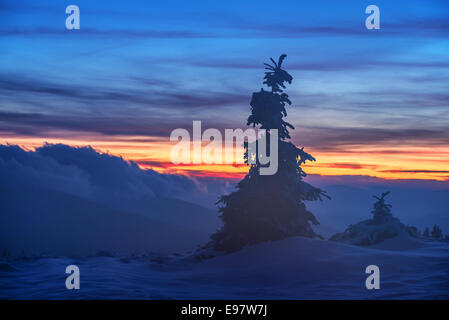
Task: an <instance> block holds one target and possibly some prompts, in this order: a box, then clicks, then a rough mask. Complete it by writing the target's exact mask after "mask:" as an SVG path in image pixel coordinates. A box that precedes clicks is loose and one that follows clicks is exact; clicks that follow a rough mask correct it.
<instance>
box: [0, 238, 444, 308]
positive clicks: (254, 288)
mask: <svg viewBox="0 0 449 320" xmlns="http://www.w3.org/2000/svg"><path fill="white" fill-rule="evenodd" d="M69 264H76V265H78V266H79V268H80V272H81V289H80V290H67V289H66V288H65V279H66V276H67V275H66V274H65V268H66V266H67V265H69ZM371 264H375V265H377V266H379V268H380V287H381V288H380V289H379V290H367V289H366V288H365V279H366V277H367V275H366V274H365V268H366V266H368V265H371ZM0 298H3V299H4V298H7V299H89V298H90V299H449V243H448V242H438V241H423V240H417V239H411V238H406V237H399V238H395V239H391V240H388V241H386V242H384V243H382V244H381V245H378V246H377V247H374V248H373V247H371V248H362V247H356V246H350V245H346V244H341V243H334V242H328V241H322V240H312V239H306V238H291V239H285V240H282V241H275V242H268V243H262V244H258V245H254V246H251V247H247V248H244V249H243V250H241V251H239V252H236V253H233V254H229V255H223V256H219V257H216V258H212V259H208V260H203V261H201V262H193V261H192V260H189V259H185V258H183V257H182V256H180V257H175V258H173V257H171V258H170V259H165V257H161V258H160V259H154V257H151V256H133V257H110V256H106V255H103V256H95V257H88V258H62V257H53V258H50V257H42V258H32V259H30V258H28V259H24V258H22V259H17V258H15V259H12V258H9V259H6V258H4V259H2V260H1V262H0Z"/></svg>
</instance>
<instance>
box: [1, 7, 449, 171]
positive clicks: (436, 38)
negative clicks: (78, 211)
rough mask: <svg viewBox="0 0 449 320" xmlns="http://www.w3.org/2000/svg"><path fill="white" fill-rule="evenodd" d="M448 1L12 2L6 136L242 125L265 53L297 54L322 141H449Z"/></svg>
mask: <svg viewBox="0 0 449 320" xmlns="http://www.w3.org/2000/svg"><path fill="white" fill-rule="evenodd" d="M69 4H76V5H78V6H79V8H80V11H81V29H80V30H76V31H73V30H72V31H69V30H65V19H66V16H67V15H66V14H65V7H66V6H67V5H69ZM370 4H376V5H377V6H378V7H379V8H380V13H381V19H380V24H381V29H380V30H367V29H366V28H365V19H366V17H367V14H365V8H366V6H368V5H370ZM448 9H449V3H448V2H447V1H375V2H371V1H370V2H368V1H315V2H311V1H298V0H295V1H283V2H281V3H273V2H271V1H162V2H159V1H126V2H125V1H70V2H69V1H38V2H36V1H21V2H20V3H18V2H16V1H2V4H1V5H0V12H1V16H0V21H1V22H0V35H1V40H0V67H1V72H0V82H1V86H0V99H1V100H0V138H2V139H1V142H7V141H9V140H11V139H12V138H14V137H19V136H20V137H25V138H26V137H42V138H49V137H51V138H55V139H57V138H62V137H64V136H66V135H68V134H70V135H72V136H73V135H75V136H76V135H80V136H81V135H82V136H86V135H87V136H89V134H92V135H102V136H103V137H109V138H110V139H111V140H113V139H114V137H116V136H130V137H131V136H144V137H148V138H160V139H165V140H167V139H168V136H169V133H170V132H171V130H173V129H174V128H177V127H184V128H190V127H191V124H192V120H202V121H203V123H204V124H205V126H207V127H218V128H223V127H229V128H235V127H244V126H245V124H246V117H247V115H248V113H249V106H248V103H249V100H250V97H251V93H252V92H253V91H257V90H259V89H260V88H261V87H262V77H263V66H262V65H263V62H266V61H267V60H268V58H269V57H275V58H276V57H278V56H279V55H280V54H282V53H286V54H287V55H288V57H287V59H286V61H285V64H284V65H285V68H286V69H287V70H288V71H289V72H290V73H291V74H292V75H293V77H294V82H293V84H292V85H291V86H290V87H289V88H288V90H287V92H288V93H289V94H290V96H291V98H292V100H293V106H292V107H291V108H290V109H288V112H289V116H288V121H289V122H291V123H292V124H294V125H295V127H296V128H297V130H296V131H295V133H294V134H293V139H294V142H295V143H297V144H300V145H305V146H307V147H309V148H312V149H313V150H316V151H318V152H323V153H324V152H326V151H329V150H334V151H340V152H347V151H354V152H355V151H357V150H359V149H360V148H359V149H357V148H356V149H357V150H355V149H354V148H353V147H354V146H359V147H360V146H361V145H362V146H363V145H365V146H367V145H370V146H373V148H374V149H378V148H377V147H376V146H382V145H384V146H386V148H388V149H392V148H393V149H394V148H396V147H397V146H410V150H417V148H421V147H423V146H426V147H428V146H435V148H436V149H438V150H442V151H441V152H443V153H444V152H445V150H446V151H448V152H449V150H447V149H444V148H445V146H447V145H448V144H449V94H448V92H449V90H448V89H449V59H448V53H449V10H448ZM65 131H66V132H70V133H66V134H65V133H64V132H65ZM87 140H88V138H87ZM87 142H88V141H87ZM420 150H421V149H420ZM421 151H422V150H421ZM421 151H420V152H421ZM422 152H424V151H422ZM437 157H439V159H441V156H437ZM446 159H447V158H446ZM437 160H438V159H437ZM416 161H417V162H419V161H420V159H418V158H417V159H416ZM406 169H407V170H414V169H416V168H412V167H410V168H406ZM398 170H401V168H398ZM439 170H440V169H439Z"/></svg>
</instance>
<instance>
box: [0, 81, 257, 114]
mask: <svg viewBox="0 0 449 320" xmlns="http://www.w3.org/2000/svg"><path fill="white" fill-rule="evenodd" d="M146 81H147V82H148V81H150V80H149V79H148V78H147V79H146ZM151 81H152V82H153V83H157V82H159V80H158V79H153V80H151ZM163 83H165V84H167V82H163ZM0 93H4V94H6V95H7V96H8V97H9V98H10V99H12V98H13V97H14V94H15V93H17V96H18V97H19V98H20V96H21V95H22V94H24V93H27V94H29V93H38V94H42V95H46V96H52V97H57V98H59V97H64V98H70V99H73V100H82V101H85V102H88V103H96V102H111V101H113V102H116V103H127V104H140V105H145V106H147V107H148V108H151V107H156V108H158V107H167V106H170V107H176V108H203V107H214V106H223V105H227V104H235V103H241V102H243V101H245V102H248V100H249V98H248V96H247V95H243V94H232V93H231V94H230V93H223V92H207V91H203V92H202V91H197V92H193V93H189V92H183V93H181V92H179V91H177V90H172V91H167V90H161V89H160V88H159V87H157V86H155V85H153V86H151V85H149V88H148V89H146V90H140V91H139V90H124V89H121V90H113V89H110V88H98V87H95V88H93V87H91V86H76V85H73V84H60V83H52V82H46V81H42V80H36V79H31V78H29V77H26V76H23V77H19V76H11V75H4V74H3V75H0Z"/></svg>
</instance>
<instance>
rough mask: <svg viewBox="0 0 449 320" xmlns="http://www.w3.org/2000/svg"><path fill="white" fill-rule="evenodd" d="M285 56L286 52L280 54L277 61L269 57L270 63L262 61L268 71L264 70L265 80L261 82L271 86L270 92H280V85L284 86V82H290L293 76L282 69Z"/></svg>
mask: <svg viewBox="0 0 449 320" xmlns="http://www.w3.org/2000/svg"><path fill="white" fill-rule="evenodd" d="M286 57H287V55H286V54H282V55H281V56H280V57H279V59H278V62H277V63H276V61H274V59H273V58H270V60H271V62H272V65H271V64H269V63H264V65H265V69H267V70H269V71H267V72H265V77H264V79H265V81H264V82H263V83H264V84H266V85H267V86H269V87H271V91H272V92H282V89H281V88H280V87H282V88H285V85H284V82H288V83H292V80H293V77H292V76H291V75H290V74H289V73H288V72H287V71H285V70H283V69H282V63H283V62H284V59H285V58H286Z"/></svg>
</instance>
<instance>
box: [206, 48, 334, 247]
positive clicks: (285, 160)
mask: <svg viewBox="0 0 449 320" xmlns="http://www.w3.org/2000/svg"><path fill="white" fill-rule="evenodd" d="M285 57H286V55H285V54H283V55H281V56H280V57H279V60H278V62H276V61H275V60H273V58H271V59H270V60H271V63H272V64H267V63H265V69H267V70H268V71H267V72H265V77H264V82H263V83H264V84H265V85H266V86H268V87H269V88H270V90H269V91H265V90H264V89H263V88H262V89H261V90H260V91H259V92H254V93H253V96H252V99H251V103H250V106H251V115H250V116H249V117H248V121H247V125H252V126H253V127H256V126H257V127H258V128H260V129H265V130H266V135H267V141H269V136H270V130H272V129H277V130H278V146H279V149H278V171H277V173H276V174H274V175H260V171H259V170H260V168H261V166H262V165H261V164H260V163H259V162H258V161H256V163H254V164H251V167H250V170H249V172H248V174H247V175H246V176H245V178H244V179H243V180H241V181H240V182H239V183H238V185H237V190H236V191H235V192H232V193H231V194H229V195H224V196H221V197H220V199H219V201H218V202H217V204H219V211H220V212H221V216H220V218H221V219H222V221H223V227H222V228H221V229H220V230H218V231H217V232H216V233H215V234H214V235H212V244H213V247H214V248H215V249H216V250H220V251H227V252H232V251H236V250H238V249H240V248H241V247H243V246H244V245H246V244H252V243H257V242H261V241H267V240H279V239H284V238H287V237H292V236H306V237H317V236H318V235H317V234H316V233H315V232H314V231H313V229H312V227H311V225H310V223H312V224H314V225H317V224H319V223H318V221H317V219H316V218H315V216H314V215H313V214H312V213H311V212H310V211H308V210H307V208H306V206H305V204H304V201H305V200H309V201H310V200H318V199H319V200H321V197H322V196H326V197H327V195H326V194H325V192H324V191H322V190H321V189H318V188H315V187H313V186H311V185H310V184H308V183H306V182H304V181H303V177H305V176H306V173H305V172H304V171H303V170H302V168H301V165H302V164H303V163H305V162H306V161H315V158H313V157H312V156H311V155H310V154H308V153H307V152H305V151H304V148H301V149H300V148H297V147H296V146H295V145H294V144H292V143H291V142H289V141H287V140H289V139H290V134H289V131H288V128H290V129H294V127H293V126H292V125H291V124H290V123H288V122H286V121H284V117H286V116H287V111H286V109H285V106H286V104H288V105H290V104H291V101H290V100H289V97H288V95H287V94H286V93H284V92H283V90H284V89H285V88H286V87H285V83H289V84H291V82H292V80H293V77H292V76H291V75H290V74H289V73H288V72H287V71H285V70H283V69H282V63H283V62H284V59H285ZM245 149H246V152H245V162H246V163H247V164H248V163H249V162H248V159H249V158H250V157H252V156H254V155H251V154H248V144H247V143H245ZM267 150H269V147H267ZM256 159H257V157H256Z"/></svg>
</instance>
